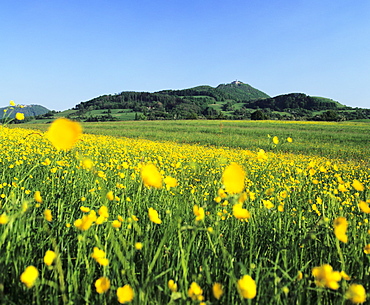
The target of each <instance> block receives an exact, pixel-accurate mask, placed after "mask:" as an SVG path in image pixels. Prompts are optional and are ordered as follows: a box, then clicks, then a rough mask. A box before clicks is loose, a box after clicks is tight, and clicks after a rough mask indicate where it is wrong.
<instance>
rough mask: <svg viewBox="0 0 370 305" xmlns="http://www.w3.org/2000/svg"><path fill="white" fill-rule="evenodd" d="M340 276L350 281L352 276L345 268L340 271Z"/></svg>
mask: <svg viewBox="0 0 370 305" xmlns="http://www.w3.org/2000/svg"><path fill="white" fill-rule="evenodd" d="M340 276H341V277H342V279H344V280H346V281H350V280H351V277H350V276H349V275H348V274H347V273H346V272H345V271H344V270H342V271H341V272H340Z"/></svg>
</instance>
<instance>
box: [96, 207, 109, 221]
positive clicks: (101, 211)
mask: <svg viewBox="0 0 370 305" xmlns="http://www.w3.org/2000/svg"><path fill="white" fill-rule="evenodd" d="M98 213H99V215H100V216H102V217H104V218H108V217H109V213H108V208H107V207H106V206H105V205H102V206H101V207H100V209H99V211H98Z"/></svg>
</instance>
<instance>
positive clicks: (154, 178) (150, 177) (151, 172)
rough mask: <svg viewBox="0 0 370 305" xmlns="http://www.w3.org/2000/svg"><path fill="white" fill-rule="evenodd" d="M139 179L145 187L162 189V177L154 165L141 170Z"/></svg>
mask: <svg viewBox="0 0 370 305" xmlns="http://www.w3.org/2000/svg"><path fill="white" fill-rule="evenodd" d="M141 179H142V180H143V182H144V185H145V186H153V187H155V188H158V189H159V188H161V187H162V176H161V174H160V172H159V171H158V169H157V167H156V166H155V165H154V164H147V165H144V166H143V167H142V168H141Z"/></svg>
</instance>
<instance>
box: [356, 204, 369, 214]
mask: <svg viewBox="0 0 370 305" xmlns="http://www.w3.org/2000/svg"><path fill="white" fill-rule="evenodd" d="M358 206H359V208H360V210H361V211H362V212H364V213H366V214H369V213H370V207H369V205H368V204H367V203H366V202H365V201H360V203H359V204H358Z"/></svg>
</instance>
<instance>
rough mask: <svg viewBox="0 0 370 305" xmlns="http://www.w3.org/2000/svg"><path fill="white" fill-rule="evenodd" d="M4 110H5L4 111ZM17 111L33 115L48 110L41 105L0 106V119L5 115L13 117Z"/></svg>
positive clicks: (29, 115) (27, 115)
mask: <svg viewBox="0 0 370 305" xmlns="http://www.w3.org/2000/svg"><path fill="white" fill-rule="evenodd" d="M4 110H6V112H4ZM17 112H20V113H23V114H24V116H25V117H35V116H39V115H43V114H45V113H48V112H50V110H49V109H47V108H45V107H44V106H41V105H26V106H23V107H16V106H14V107H13V106H8V107H4V108H0V119H2V118H3V117H4V116H5V117H10V118H14V117H15V114H16V113H17Z"/></svg>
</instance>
